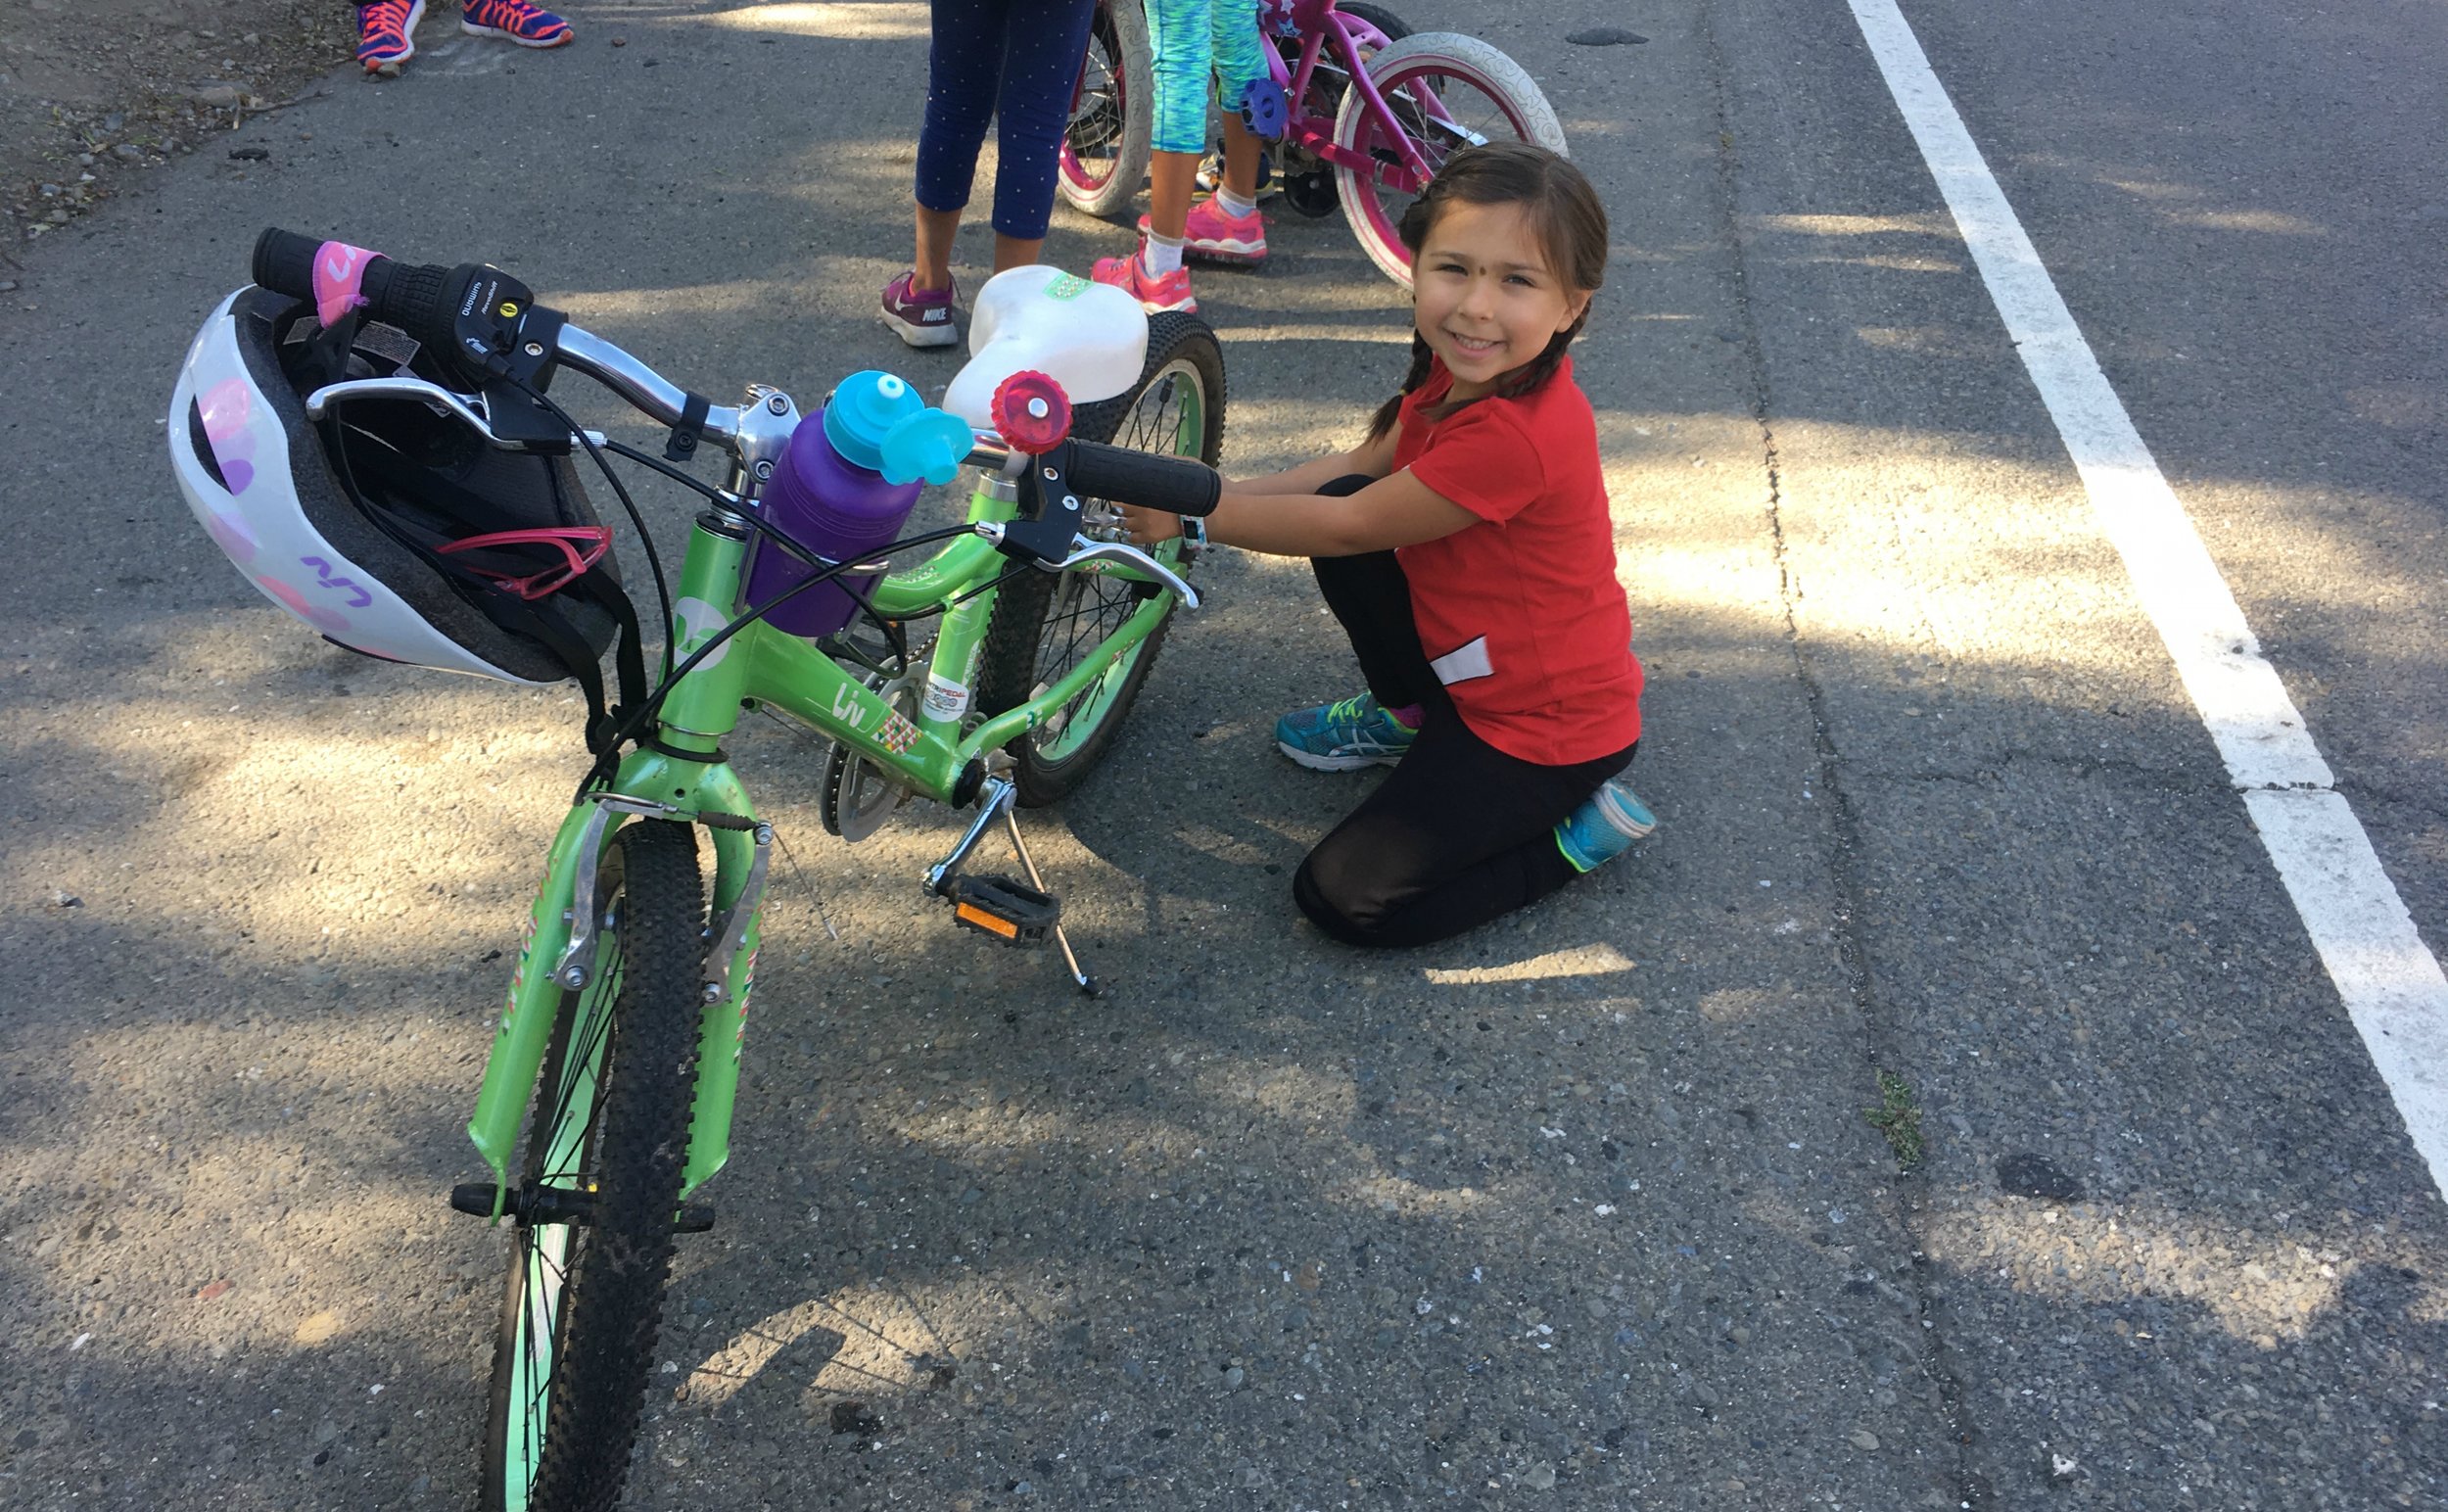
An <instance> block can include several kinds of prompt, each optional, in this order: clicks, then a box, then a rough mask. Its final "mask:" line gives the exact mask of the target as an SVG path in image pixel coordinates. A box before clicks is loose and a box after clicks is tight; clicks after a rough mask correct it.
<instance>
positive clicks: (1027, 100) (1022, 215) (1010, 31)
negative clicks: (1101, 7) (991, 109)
mask: <svg viewBox="0 0 2448 1512" xmlns="http://www.w3.org/2000/svg"><path fill="white" fill-rule="evenodd" d="M1018 9H1019V10H1020V11H1021V13H1022V14H1020V15H1019V16H1017V17H1014V18H1013V19H1012V22H1013V24H1011V25H1009V26H1008V27H1007V28H1006V30H1005V33H1004V52H1003V87H1002V90H1001V93H1000V94H999V95H998V97H997V101H996V107H995V116H996V119H997V121H998V125H997V127H996V136H995V142H996V147H997V149H998V151H997V161H996V165H995V234H996V241H995V270H996V271H997V272H1001V271H1002V270H1003V269H1005V268H1006V267H1017V266H1020V265H1022V264H1024V263H1028V262H1033V261H1035V260H1037V259H1036V254H1037V244H1038V243H1040V242H1043V241H1044V240H1045V237H1046V221H1047V218H1048V216H1049V215H1051V214H1052V213H1053V211H1054V184H1055V175H1056V174H1057V173H1058V172H1059V169H1060V164H1059V158H1060V155H1061V151H1062V128H1063V125H1064V123H1065V122H1067V121H1068V120H1069V118H1070V114H1071V90H1072V86H1073V85H1075V84H1077V83H1078V82H1079V70H1080V60H1081V57H1082V56H1083V55H1084V54H1085V52H1086V50H1087V47H1088V23H1089V19H1090V17H1092V16H1093V15H1094V14H1095V13H1096V9H1097V6H1096V0H1036V3H1035V4H1021V5H1019V7H1018Z"/></svg>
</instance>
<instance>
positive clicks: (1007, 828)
mask: <svg viewBox="0 0 2448 1512" xmlns="http://www.w3.org/2000/svg"><path fill="white" fill-rule="evenodd" d="M1003 832H1004V833H1005V834H1008V835H1010V836H1011V837H1012V854H1013V855H1015V856H1017V857H1019V858H1020V870H1021V871H1023V872H1026V873H1027V874H1028V885H1030V886H1031V887H1034V888H1036V889H1037V890H1038V891H1039V892H1044V891H1045V890H1046V879H1045V878H1044V877H1042V876H1040V875H1038V874H1037V859H1036V858H1035V857H1033V856H1031V855H1030V854H1029V853H1028V842H1027V841H1026V840H1023V839H1021V838H1020V816H1019V813H1018V811H1017V810H1015V809H1014V808H1012V806H1011V805H1009V804H1007V805H1005V806H1004V810H1003ZM1054 942H1055V943H1056V944H1057V945H1059V946H1061V947H1062V964H1063V965H1064V966H1067V967H1069V968H1070V969H1071V980H1072V981H1074V982H1077V983H1078V984H1079V990H1080V991H1081V992H1083V993H1085V994H1086V995H1088V996H1089V997H1092V998H1093V997H1096V996H1098V995H1099V994H1100V993H1101V992H1103V991H1104V989H1103V988H1101V987H1100V986H1098V985H1097V979H1096V978H1095V977H1093V976H1091V975H1089V974H1088V973H1087V972H1086V971H1083V970H1081V969H1080V966H1079V957H1078V955H1077V954H1075V953H1074V952H1073V951H1072V949H1071V937H1070V936H1069V935H1067V934H1064V933H1063V932H1062V921H1060V920H1059V919H1057V920H1056V921H1055V923H1054Z"/></svg>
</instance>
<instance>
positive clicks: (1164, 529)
mask: <svg viewBox="0 0 2448 1512" xmlns="http://www.w3.org/2000/svg"><path fill="white" fill-rule="evenodd" d="M1122 521H1123V524H1124V525H1125V526H1126V527H1128V529H1129V531H1130V538H1131V544H1132V545H1135V546H1152V545H1154V544H1155V543H1157V542H1159V541H1170V540H1172V539H1173V538H1174V537H1176V536H1178V535H1180V534H1181V533H1182V517H1181V516H1180V515H1178V514H1167V513H1165V512H1164V511H1163V510H1160V509H1142V508H1140V507H1139V506H1138V505H1136V504H1124V505H1123V506H1122Z"/></svg>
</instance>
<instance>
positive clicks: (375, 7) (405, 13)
mask: <svg viewBox="0 0 2448 1512" xmlns="http://www.w3.org/2000/svg"><path fill="white" fill-rule="evenodd" d="M424 15H425V0H374V3H373V4H371V5H360V6H358V7H357V62H359V63H361V64H363V65H364V66H365V71H366V72H368V73H379V74H381V75H382V76H383V77H385V78H392V77H396V76H397V75H398V74H399V72H400V65H401V64H403V63H405V62H407V61H408V60H409V59H411V58H413V57H415V56H416V24H417V23H418V22H419V21H420V20H422V19H423V18H424Z"/></svg>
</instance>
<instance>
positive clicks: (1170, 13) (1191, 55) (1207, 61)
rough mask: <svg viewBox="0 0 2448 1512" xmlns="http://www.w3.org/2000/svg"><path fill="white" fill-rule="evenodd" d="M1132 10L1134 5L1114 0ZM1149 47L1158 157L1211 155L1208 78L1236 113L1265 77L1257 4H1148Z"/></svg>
mask: <svg viewBox="0 0 2448 1512" xmlns="http://www.w3.org/2000/svg"><path fill="white" fill-rule="evenodd" d="M1116 3H1117V4H1122V5H1130V4H1134V3H1136V0H1116ZM1147 4H1148V44H1149V49H1150V51H1151V52H1153V54H1154V55H1155V59H1154V64H1155V96H1156V99H1155V106H1156V110H1155V129H1154V131H1153V133H1152V140H1153V145H1154V147H1155V150H1156V151H1158V152H1205V151H1206V150H1207V75H1208V74H1209V73H1214V74H1217V75H1220V76H1221V77H1222V79H1223V88H1222V89H1221V91H1220V92H1219V93H1218V96H1217V97H1218V98H1219V99H1221V100H1222V101H1223V102H1224V108H1225V109H1226V110H1238V109H1239V108H1240V106H1241V93H1242V91H1243V90H1245V89H1247V88H1248V87H1249V86H1250V85H1251V84H1253V83H1255V82H1256V81H1257V80H1259V79H1262V78H1264V77H1266V76H1267V72H1266V56H1265V55H1264V54H1263V53H1260V52H1259V51H1258V46H1259V43H1258V3H1257V0H1147Z"/></svg>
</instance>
